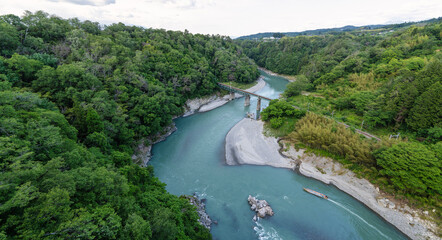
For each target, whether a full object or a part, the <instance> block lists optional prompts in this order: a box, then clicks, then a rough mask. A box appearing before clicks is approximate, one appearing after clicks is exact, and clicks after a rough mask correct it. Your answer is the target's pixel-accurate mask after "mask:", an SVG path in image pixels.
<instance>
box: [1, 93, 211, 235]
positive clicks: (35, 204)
mask: <svg viewBox="0 0 442 240" xmlns="http://www.w3.org/2000/svg"><path fill="white" fill-rule="evenodd" d="M0 109H1V112H2V114H1V115H0V123H1V124H0V126H1V127H0V171H1V172H2V174H1V175H0V182H1V183H2V188H0V232H1V233H2V235H0V236H2V237H3V238H6V234H7V236H8V237H9V236H10V237H13V238H17V239H43V238H56V239H71V238H81V239H146V238H150V237H151V236H154V238H155V236H157V237H159V238H164V239H166V238H172V239H175V238H179V239H209V238H210V233H209V231H208V230H207V229H205V228H204V227H202V226H201V225H200V224H199V223H198V222H197V215H196V213H195V212H194V211H187V212H186V213H183V211H182V209H193V208H192V206H191V205H190V204H189V202H188V201H186V200H182V199H180V198H178V197H176V196H173V195H171V194H169V193H167V192H166V190H165V189H164V186H165V185H164V184H162V183H160V182H159V181H158V179H156V178H155V177H154V175H153V169H152V168H151V167H148V168H141V167H139V166H136V165H133V164H131V158H130V155H129V154H128V153H126V152H119V151H112V152H111V154H109V155H107V154H106V153H107V152H109V151H110V149H111V147H110V146H109V144H108V143H107V142H106V136H105V135H104V134H103V133H102V132H97V131H95V130H97V129H94V131H93V133H91V134H89V135H88V137H87V138H86V141H85V144H86V145H88V146H90V147H92V148H90V149H88V148H85V147H84V146H82V145H81V144H79V143H76V142H75V140H76V130H75V128H73V127H72V126H70V125H69V124H68V122H67V120H66V119H65V118H64V116H63V115H62V114H61V113H60V112H59V111H58V110H57V108H56V107H55V106H54V105H53V104H51V103H50V102H48V100H46V99H41V98H39V97H38V96H37V95H36V94H32V93H28V92H17V91H0ZM94 111H95V110H90V111H88V113H90V114H89V118H87V121H88V123H94V121H99V119H97V117H96V116H97V113H96V112H94ZM88 129H89V128H88ZM89 130H90V129H89ZM98 130H99V129H98ZM97 147H98V148H100V149H101V151H100V150H98V148H97ZM117 168H120V169H119V170H118V169H117ZM155 213H157V214H158V215H154V214H155ZM157 239H158V238H157Z"/></svg>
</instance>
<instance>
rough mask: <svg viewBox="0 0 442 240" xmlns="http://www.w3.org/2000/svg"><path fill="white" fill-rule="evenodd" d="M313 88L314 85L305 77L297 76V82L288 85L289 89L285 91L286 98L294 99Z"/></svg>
mask: <svg viewBox="0 0 442 240" xmlns="http://www.w3.org/2000/svg"><path fill="white" fill-rule="evenodd" d="M311 88H312V84H311V83H310V81H309V80H308V79H307V77H305V76H304V75H298V76H296V80H295V81H293V82H290V83H288V84H287V88H286V90H285V91H284V96H285V97H294V96H298V95H299V94H301V92H302V91H305V90H308V89H311Z"/></svg>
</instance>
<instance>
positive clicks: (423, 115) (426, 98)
mask: <svg viewBox="0 0 442 240" xmlns="http://www.w3.org/2000/svg"><path fill="white" fill-rule="evenodd" d="M441 96H442V84H441V83H440V82H436V83H434V84H433V85H431V86H430V87H429V89H428V90H427V91H426V92H424V93H422V95H421V96H419V97H418V98H417V99H416V103H415V105H414V107H413V108H412V109H411V111H410V117H409V118H408V119H407V124H408V125H409V126H410V127H412V128H413V129H414V130H419V129H426V128H432V127H442V125H441V124H442V122H441V119H442V111H441V110H440V106H442V98H441Z"/></svg>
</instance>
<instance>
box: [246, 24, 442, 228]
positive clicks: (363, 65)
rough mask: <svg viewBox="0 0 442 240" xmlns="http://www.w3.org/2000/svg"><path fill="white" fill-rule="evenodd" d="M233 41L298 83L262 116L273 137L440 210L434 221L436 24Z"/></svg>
mask: <svg viewBox="0 0 442 240" xmlns="http://www.w3.org/2000/svg"><path fill="white" fill-rule="evenodd" d="M238 43H239V44H240V45H241V46H243V48H244V51H245V52H246V53H247V54H248V56H250V57H251V58H253V59H254V60H255V61H256V63H257V64H258V65H259V66H261V67H264V68H267V69H269V70H271V71H274V72H277V73H281V74H287V75H295V77H296V81H294V82H291V83H289V84H288V85H287V89H286V91H285V92H284V94H283V96H284V98H283V99H282V100H279V101H273V102H271V104H270V106H269V107H268V108H267V109H265V110H264V111H263V113H262V118H263V119H264V120H266V121H268V122H269V127H270V128H273V132H274V134H276V135H278V136H281V137H283V138H285V139H286V140H288V141H290V142H292V143H295V144H298V145H300V146H304V147H308V148H310V149H312V151H316V152H318V153H322V154H325V155H327V156H333V157H334V158H335V159H337V160H339V161H341V162H342V163H343V164H344V165H345V166H347V167H348V168H350V169H352V170H354V171H355V172H357V173H358V174H359V175H360V176H364V177H366V178H368V179H370V180H371V181H372V182H374V183H375V184H377V185H379V186H381V188H382V189H383V190H384V191H386V192H389V193H391V194H394V195H396V197H398V198H406V199H407V200H409V201H410V202H411V203H413V204H417V205H419V206H424V207H426V208H429V209H433V208H437V209H438V211H437V214H438V215H439V216H438V218H439V220H440V216H441V215H440V214H441V213H440V212H441V211H440V210H441V209H442V205H441V202H442V201H441V194H442V188H441V186H442V154H441V153H442V142H441V141H442V109H441V106H442V97H441V96H442V53H441V52H440V51H441V49H442V23H441V20H440V19H439V21H436V22H431V23H427V24H420V25H412V26H408V27H402V28H398V29H395V30H394V31H387V32H370V31H367V32H360V31H356V32H346V33H341V34H326V35H321V36H298V37H283V38H281V39H280V40H277V41H238ZM295 107H296V108H295ZM307 111H308V113H307ZM306 113H307V114H306ZM339 122H344V123H347V124H348V125H350V128H346V127H344V126H343V125H342V124H339ZM356 128H357V129H361V128H362V129H363V130H365V131H368V132H371V133H374V134H376V135H378V136H379V137H380V138H381V140H380V141H377V140H375V139H366V138H365V137H364V136H361V135H359V134H356V133H355V129H356ZM398 133H399V134H400V135H399V138H392V139H390V135H397V134H398ZM439 224H440V221H439Z"/></svg>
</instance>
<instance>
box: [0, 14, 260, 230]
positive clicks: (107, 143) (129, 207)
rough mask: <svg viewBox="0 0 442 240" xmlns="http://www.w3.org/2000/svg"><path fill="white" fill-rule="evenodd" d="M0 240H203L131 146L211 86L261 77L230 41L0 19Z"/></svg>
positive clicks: (42, 17) (43, 19)
mask: <svg viewBox="0 0 442 240" xmlns="http://www.w3.org/2000/svg"><path fill="white" fill-rule="evenodd" d="M0 55H1V56H0V112H1V115H0V239H42V238H45V239H74V238H75V239H210V238H211V236H210V233H209V231H208V230H207V229H205V228H204V227H202V225H200V224H199V223H198V222H197V214H196V212H195V211H194V208H193V207H192V206H191V205H190V204H189V203H188V200H186V199H183V198H179V197H177V196H174V195H171V194H169V193H167V192H166V191H165V185H164V184H163V183H161V182H159V181H158V179H157V178H155V177H154V174H153V169H152V168H151V167H147V168H141V167H139V166H137V165H134V164H133V163H132V162H131V158H130V155H131V154H132V153H133V147H134V145H135V142H136V141H138V140H140V139H141V138H145V137H148V136H150V135H153V134H156V133H157V132H159V131H161V130H162V129H163V128H164V127H166V126H168V125H169V124H170V123H171V121H172V117H174V116H177V115H180V114H181V113H182V112H183V108H182V106H183V104H184V102H185V101H186V100H187V99H190V98H195V97H200V96H203V95H207V94H211V93H213V92H214V91H216V90H217V89H216V83H217V82H218V81H232V80H233V81H237V82H241V83H249V82H252V81H254V80H256V78H257V77H258V75H259V72H258V70H257V68H256V65H254V63H253V62H251V61H250V60H249V59H248V58H247V57H246V56H245V55H244V54H243V53H242V49H241V48H240V47H239V46H238V45H236V44H234V43H233V42H232V40H230V39H229V38H226V37H222V36H209V35H199V34H197V35H193V34H190V33H188V32H174V31H165V30H157V29H144V28H141V27H134V26H126V25H124V24H122V23H118V24H112V25H109V26H105V27H102V26H100V25H99V24H98V23H95V22H90V21H79V20H78V19H68V20H67V19H62V18H59V17H57V16H51V15H49V14H47V13H44V12H40V11H39V12H36V13H31V12H26V14H25V15H24V16H23V17H18V16H14V15H3V16H0Z"/></svg>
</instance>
